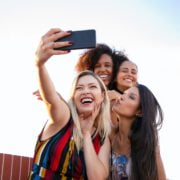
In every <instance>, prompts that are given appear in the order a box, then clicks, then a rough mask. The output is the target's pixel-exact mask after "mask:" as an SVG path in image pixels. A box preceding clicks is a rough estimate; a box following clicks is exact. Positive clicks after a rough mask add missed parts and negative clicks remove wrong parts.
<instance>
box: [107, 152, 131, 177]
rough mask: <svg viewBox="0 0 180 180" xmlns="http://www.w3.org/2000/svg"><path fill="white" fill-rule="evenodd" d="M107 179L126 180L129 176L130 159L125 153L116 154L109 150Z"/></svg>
mask: <svg viewBox="0 0 180 180" xmlns="http://www.w3.org/2000/svg"><path fill="white" fill-rule="evenodd" d="M110 161H111V162H110V164H111V166H110V177H109V180H128V177H129V176H130V168H131V159H130V158H128V157H127V156H126V155H117V154H115V153H114V152H113V151H112V150H111V157H110Z"/></svg>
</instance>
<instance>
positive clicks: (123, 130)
mask: <svg viewBox="0 0 180 180" xmlns="http://www.w3.org/2000/svg"><path fill="white" fill-rule="evenodd" d="M132 121H133V120H132V119H129V118H128V119H127V118H125V117H121V118H120V119H119V123H118V126H119V132H118V133H119V136H120V137H121V138H129V135H130V133H131V125H132Z"/></svg>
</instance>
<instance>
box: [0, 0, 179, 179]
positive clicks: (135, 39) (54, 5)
mask: <svg viewBox="0 0 180 180" xmlns="http://www.w3.org/2000/svg"><path fill="white" fill-rule="evenodd" d="M0 4H1V6H0V22H1V27H0V42H1V43H0V50H1V58H0V83H1V86H0V90H1V91H0V101H1V104H0V109H1V120H0V124H1V125H0V152H4V153H11V154H17V155H24V156H33V151H34V145H35V142H36V137H37V135H38V134H39V132H40V131H41V129H42V126H43V125H44V123H45V121H46V119H47V118H48V116H47V114H46V110H45V107H44V105H43V103H42V102H40V101H37V100H36V98H35V97H33V96H32V92H33V91H34V90H36V89H37V88H38V86H37V79H36V72H35V66H34V52H35V49H36V47H37V44H38V42H39V40H40V37H41V36H42V35H43V34H44V33H45V32H46V31H48V30H49V29H50V28H53V27H60V28H62V29H63V30H81V29H96V35H97V42H98V43H107V44H108V45H110V46H111V47H115V48H116V49H118V50H124V51H125V52H126V54H127V55H128V56H129V57H130V59H131V60H132V61H134V62H135V63H136V64H137V65H138V67H139V82H140V83H143V84H145V85H147V86H148V87H149V88H150V89H151V90H152V91H153V93H154V94H155V96H156V97H157V99H158V100H159V102H160V104H161V105H162V108H163V110H164V114H165V120H164V124H163V127H162V129H161V130H160V146H161V154H162V158H163V161H164V165H165V169H166V173H167V177H168V178H169V179H171V180H179V179H180V174H179V168H178V167H179V162H180V157H179V155H178V154H179V152H180V143H179V140H178V137H180V130H179V125H180V123H179V121H180V119H179V113H178V111H179V102H180V93H179V92H180V83H179V77H180V70H179V68H180V23H179V21H178V19H179V18H180V1H178V0H156V1H155V0H152V1H144V0H133V1H130V0H109V1H108V0H99V1H96V0H91V1H83V0H76V1H67V0H59V1H57V0H51V1H46V0H39V1H35V0H31V1H23V0H14V1H13V0H11V1H10V0H6V1H4V2H3V0H0ZM80 53H82V51H81V50H76V51H73V52H71V53H70V54H69V55H64V56H57V57H53V58H52V59H51V60H50V61H49V62H48V64H47V66H48V70H49V72H50V75H51V77H52V79H53V81H54V83H55V86H56V88H57V91H59V92H60V93H61V94H62V95H63V96H64V97H65V98H66V99H67V98H68V96H69V91H70V86H71V82H72V79H73V77H74V75H75V71H74V65H75V64H76V61H77V59H78V57H79V55H80Z"/></svg>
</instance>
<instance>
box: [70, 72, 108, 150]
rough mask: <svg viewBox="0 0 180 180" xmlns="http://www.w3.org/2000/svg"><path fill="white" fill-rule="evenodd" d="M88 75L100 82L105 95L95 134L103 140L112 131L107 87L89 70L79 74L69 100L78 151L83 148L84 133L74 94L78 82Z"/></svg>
mask: <svg viewBox="0 0 180 180" xmlns="http://www.w3.org/2000/svg"><path fill="white" fill-rule="evenodd" d="M87 75H90V76H92V77H94V78H95V79H96V80H97V81H98V83H99V85H100V88H101V91H102V93H104V99H103V102H102V104H101V108H100V111H99V114H98V116H97V118H96V121H95V123H97V124H96V125H97V127H96V132H95V134H97V133H99V135H100V137H101V140H103V139H106V138H107V137H108V135H109V133H110V129H111V126H110V121H111V119H110V118H111V117H110V103H109V98H108V95H107V90H106V86H105V85H104V83H103V82H102V80H101V79H100V78H99V77H98V76H97V75H96V74H94V73H93V72H92V71H88V70H87V71H83V72H81V73H79V74H78V76H77V77H76V78H75V79H74V81H73V86H72V90H71V96H70V100H69V106H70V110H71V115H72V119H73V121H74V127H73V138H74V141H75V144H76V147H77V149H78V151H79V150H80V149H81V148H82V146H83V135H82V131H81V127H80V123H79V115H78V112H77V109H76V105H75V103H74V94H75V90H76V85H77V82H78V80H79V79H80V78H81V77H83V76H87Z"/></svg>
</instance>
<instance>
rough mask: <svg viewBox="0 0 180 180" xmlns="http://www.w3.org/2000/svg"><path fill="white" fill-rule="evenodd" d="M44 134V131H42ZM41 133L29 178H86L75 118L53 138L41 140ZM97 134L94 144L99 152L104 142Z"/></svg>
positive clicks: (78, 179)
mask: <svg viewBox="0 0 180 180" xmlns="http://www.w3.org/2000/svg"><path fill="white" fill-rule="evenodd" d="M41 134H42V133H41ZM41 134H40V135H39V138H38V141H37V144H36V147H35V155H34V160H33V166H32V170H31V172H30V175H29V180H41V179H45V180H57V179H58V180H59V179H61V180H72V179H73V180H80V179H83V180H86V179H88V178H87V174H86V166H85V160H84V154H83V151H82V150H81V151H79V152H78V151H77V148H76V146H75V142H74V140H73V120H72V118H70V120H69V122H68V123H67V125H66V126H65V127H64V128H62V129H61V130H60V131H59V132H57V133H56V134H55V135H54V136H52V137H51V138H49V139H47V140H44V141H41V140H40V139H41ZM100 140H101V138H100V136H99V135H98V134H97V135H96V136H95V137H94V138H93V145H94V148H95V151H96V153H97V154H98V152H99V150H100V147H101V145H102V143H100V142H101V141H100Z"/></svg>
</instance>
